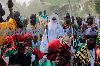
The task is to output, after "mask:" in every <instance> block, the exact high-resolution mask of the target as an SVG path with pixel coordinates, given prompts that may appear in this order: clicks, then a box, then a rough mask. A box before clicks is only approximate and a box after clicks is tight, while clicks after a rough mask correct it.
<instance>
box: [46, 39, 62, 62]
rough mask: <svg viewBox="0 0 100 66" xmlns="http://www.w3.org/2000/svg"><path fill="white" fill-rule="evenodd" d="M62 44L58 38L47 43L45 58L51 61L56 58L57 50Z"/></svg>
mask: <svg viewBox="0 0 100 66" xmlns="http://www.w3.org/2000/svg"><path fill="white" fill-rule="evenodd" d="M61 46H62V44H61V43H60V41H59V40H58V39H55V40H52V41H51V42H49V43H48V55H47V58H48V59H49V60H51V61H54V60H55V59H56V55H57V50H58V49H59V48H60V47H61Z"/></svg>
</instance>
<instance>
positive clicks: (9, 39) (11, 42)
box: [4, 36, 13, 44]
mask: <svg viewBox="0 0 100 66" xmlns="http://www.w3.org/2000/svg"><path fill="white" fill-rule="evenodd" d="M4 43H5V44H13V38H12V36H6V37H5V42H4Z"/></svg>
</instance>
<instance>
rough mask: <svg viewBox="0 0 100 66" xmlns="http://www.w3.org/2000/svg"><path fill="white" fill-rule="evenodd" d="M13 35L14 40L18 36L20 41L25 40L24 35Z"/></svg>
mask: <svg viewBox="0 0 100 66" xmlns="http://www.w3.org/2000/svg"><path fill="white" fill-rule="evenodd" d="M12 37H13V40H16V38H17V40H18V41H19V42H23V41H24V37H23V35H17V37H16V35H12Z"/></svg>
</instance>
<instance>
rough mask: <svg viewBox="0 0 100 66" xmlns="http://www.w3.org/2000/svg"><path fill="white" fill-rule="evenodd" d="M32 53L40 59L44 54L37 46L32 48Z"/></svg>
mask: <svg viewBox="0 0 100 66" xmlns="http://www.w3.org/2000/svg"><path fill="white" fill-rule="evenodd" d="M33 54H35V55H37V56H38V59H39V60H40V59H42V58H43V56H44V53H43V52H41V51H40V50H38V49H37V48H34V50H33Z"/></svg>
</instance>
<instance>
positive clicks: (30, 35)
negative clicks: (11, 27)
mask: <svg viewBox="0 0 100 66" xmlns="http://www.w3.org/2000/svg"><path fill="white" fill-rule="evenodd" d="M27 38H30V39H32V38H33V36H32V34H30V33H25V34H24V40H25V41H26V40H27Z"/></svg>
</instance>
